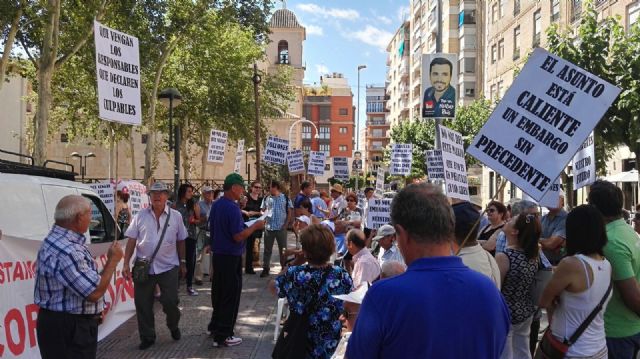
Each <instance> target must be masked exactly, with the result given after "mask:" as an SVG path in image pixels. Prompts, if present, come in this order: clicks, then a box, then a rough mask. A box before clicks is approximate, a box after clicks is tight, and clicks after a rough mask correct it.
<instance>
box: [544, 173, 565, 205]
mask: <svg viewBox="0 0 640 359" xmlns="http://www.w3.org/2000/svg"><path fill="white" fill-rule="evenodd" d="M560 184H561V182H560V177H558V178H557V179H556V180H555V182H554V183H553V184H552V185H551V186H549V190H548V191H547V193H545V194H544V196H542V198H541V199H540V205H541V206H542V207H547V208H558V204H560Z"/></svg>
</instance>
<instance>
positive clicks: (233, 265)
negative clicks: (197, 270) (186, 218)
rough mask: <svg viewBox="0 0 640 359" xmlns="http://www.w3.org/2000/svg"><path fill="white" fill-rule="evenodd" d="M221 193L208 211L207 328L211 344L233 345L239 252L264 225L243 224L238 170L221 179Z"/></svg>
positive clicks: (236, 340) (239, 282) (239, 278)
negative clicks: (210, 308) (209, 280)
mask: <svg viewBox="0 0 640 359" xmlns="http://www.w3.org/2000/svg"><path fill="white" fill-rule="evenodd" d="M223 190H224V196H222V197H221V198H220V199H218V200H217V201H215V202H213V205H212V206H211V212H210V214H209V230H210V232H211V252H212V253H213V255H212V258H211V261H212V262H213V278H212V283H211V304H212V306H213V314H212V315H211V322H210V323H209V328H208V329H209V332H210V333H211V335H212V336H213V346H214V347H220V346H234V345H238V344H240V343H242V339H240V338H238V337H236V336H234V332H233V328H234V327H235V325H236V318H237V317H238V307H239V305H240V293H241V292H242V254H243V253H244V246H245V240H246V239H247V238H248V237H249V236H250V235H251V234H252V233H253V232H255V231H257V230H261V229H263V228H264V221H262V220H260V221H256V222H255V223H254V224H252V225H251V226H250V227H246V226H245V224H244V220H243V219H242V212H240V207H239V206H238V203H237V201H238V200H239V199H240V196H242V194H243V193H244V180H243V179H242V176H240V175H239V174H237V173H232V174H230V175H228V176H227V177H226V178H225V179H224V185H223Z"/></svg>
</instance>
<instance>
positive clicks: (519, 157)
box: [467, 48, 620, 201]
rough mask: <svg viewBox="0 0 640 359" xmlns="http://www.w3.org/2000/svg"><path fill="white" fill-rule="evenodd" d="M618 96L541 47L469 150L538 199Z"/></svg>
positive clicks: (603, 84)
mask: <svg viewBox="0 0 640 359" xmlns="http://www.w3.org/2000/svg"><path fill="white" fill-rule="evenodd" d="M619 93H620V89H619V88H617V87H615V86H613V85H611V84H609V83H608V82H606V81H604V80H603V79H601V78H599V77H597V76H595V75H593V74H591V73H589V72H587V71H585V70H583V69H581V68H580V67H578V66H576V65H574V64H572V63H570V62H568V61H565V60H563V59H562V58H560V57H558V56H556V55H553V54H550V53H549V52H547V51H545V50H543V49H541V48H536V49H535V50H534V52H533V54H532V55H531V56H530V57H529V61H528V62H527V63H526V65H525V66H524V67H523V68H522V71H521V72H520V74H519V75H518V77H517V78H516V79H515V81H514V82H513V84H512V85H511V87H510V88H509V90H508V91H507V92H506V93H505V95H504V97H503V99H502V101H500V103H499V104H498V105H497V106H496V108H495V110H494V111H493V113H492V114H491V116H490V117H489V120H487V122H486V123H485V125H484V126H483V127H482V129H481V130H480V132H479V133H478V134H477V135H476V137H475V138H474V139H473V141H472V142H471V144H470V145H469V148H468V149H467V152H468V153H469V154H470V155H472V156H473V157H475V158H477V159H478V160H480V161H481V162H482V163H484V164H485V165H487V166H488V167H490V168H492V169H493V170H494V171H496V172H498V173H500V174H501V175H502V176H504V177H505V178H506V179H507V180H508V181H510V182H512V183H514V184H515V185H516V186H518V187H519V188H521V189H522V190H523V191H524V192H526V193H527V194H529V195H530V196H531V197H532V198H533V199H535V200H537V201H539V200H540V199H541V198H542V196H543V195H544V194H545V193H546V192H547V191H548V190H549V188H550V187H551V186H552V185H553V181H554V180H555V179H556V178H558V176H559V175H560V172H561V171H562V170H563V169H564V168H565V167H566V165H567V163H569V161H570V160H571V158H572V157H573V155H574V154H575V153H576V152H577V151H578V148H579V147H580V146H581V145H582V144H583V143H584V142H585V140H586V139H587V136H589V133H591V131H592V130H593V129H594V127H595V126H596V124H597V123H598V122H599V121H600V119H601V118H602V116H603V115H604V113H605V112H606V111H607V109H608V108H609V106H611V103H613V101H614V100H615V99H616V97H617V96H618V94H619Z"/></svg>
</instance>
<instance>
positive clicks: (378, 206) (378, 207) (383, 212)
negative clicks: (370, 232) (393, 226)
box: [367, 198, 393, 229]
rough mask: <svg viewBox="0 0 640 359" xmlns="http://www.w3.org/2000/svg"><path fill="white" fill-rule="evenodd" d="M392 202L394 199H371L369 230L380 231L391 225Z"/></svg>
mask: <svg viewBox="0 0 640 359" xmlns="http://www.w3.org/2000/svg"><path fill="white" fill-rule="evenodd" d="M391 201H393V199H392V198H371V199H369V214H368V216H367V226H369V228H371V229H378V228H380V227H381V226H383V225H385V224H389V223H391Z"/></svg>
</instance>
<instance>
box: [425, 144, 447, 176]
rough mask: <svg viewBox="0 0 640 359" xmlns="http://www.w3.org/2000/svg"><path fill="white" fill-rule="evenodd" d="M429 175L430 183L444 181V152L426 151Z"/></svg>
mask: <svg viewBox="0 0 640 359" xmlns="http://www.w3.org/2000/svg"><path fill="white" fill-rule="evenodd" d="M425 160H426V162H427V175H428V176H429V181H432V182H433V181H444V164H443V163H442V151H440V150H426V151H425Z"/></svg>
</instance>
